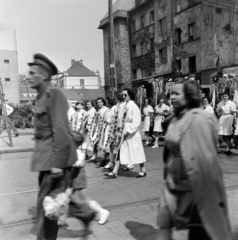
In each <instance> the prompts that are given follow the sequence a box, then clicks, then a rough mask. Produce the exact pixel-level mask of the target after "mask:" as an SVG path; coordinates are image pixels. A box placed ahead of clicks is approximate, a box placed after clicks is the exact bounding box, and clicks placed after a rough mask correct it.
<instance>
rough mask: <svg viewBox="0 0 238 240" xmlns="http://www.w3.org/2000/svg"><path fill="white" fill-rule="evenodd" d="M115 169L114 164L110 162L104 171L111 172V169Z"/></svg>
mask: <svg viewBox="0 0 238 240" xmlns="http://www.w3.org/2000/svg"><path fill="white" fill-rule="evenodd" d="M113 168H114V164H113V163H111V162H109V163H108V164H107V165H106V166H105V167H103V169H104V170H109V169H113Z"/></svg>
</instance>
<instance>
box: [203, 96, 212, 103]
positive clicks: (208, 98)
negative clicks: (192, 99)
mask: <svg viewBox="0 0 238 240" xmlns="http://www.w3.org/2000/svg"><path fill="white" fill-rule="evenodd" d="M204 99H207V101H208V102H211V99H210V97H207V96H205V97H203V98H202V101H204Z"/></svg>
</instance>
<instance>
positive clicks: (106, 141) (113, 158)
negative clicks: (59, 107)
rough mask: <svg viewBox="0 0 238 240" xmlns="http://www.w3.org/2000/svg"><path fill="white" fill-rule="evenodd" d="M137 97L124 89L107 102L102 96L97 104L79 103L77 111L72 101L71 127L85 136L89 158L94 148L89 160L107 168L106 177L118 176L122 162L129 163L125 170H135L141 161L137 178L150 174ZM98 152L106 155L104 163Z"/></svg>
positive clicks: (83, 145) (70, 109)
mask: <svg viewBox="0 0 238 240" xmlns="http://www.w3.org/2000/svg"><path fill="white" fill-rule="evenodd" d="M134 98H135V96H134V93H133V91H132V90H131V89H124V91H123V92H122V93H120V94H118V95H117V99H114V98H107V101H106V100H105V99H104V98H101V97H99V98H98V99H97V100H96V106H95V107H94V106H93V102H92V101H86V102H85V103H84V102H78V103H76V106H75V110H74V109H73V107H72V106H71V105H70V102H68V103H69V109H68V119H69V123H70V128H71V130H72V131H77V132H80V133H82V134H83V135H84V142H83V144H82V146H81V149H82V151H83V152H84V153H85V157H86V158H88V155H87V150H91V151H93V156H92V158H91V159H89V162H95V163H97V164H99V166H101V167H102V168H104V170H107V171H108V172H107V173H105V176H107V177H108V178H117V173H118V170H119V166H120V163H121V164H124V165H126V167H125V168H124V170H125V171H129V170H132V169H133V168H134V165H135V164H139V165H140V172H139V173H138V174H137V175H136V176H135V177H136V178H141V177H145V176H146V174H147V173H146V169H145V166H144V163H145V162H146V158H145V154H144V150H143V146H142V139H141V136H140V133H139V126H140V123H141V114H140V109H139V108H138V106H137V105H136V104H135V103H134V101H133V100H134ZM95 108H96V109H97V110H96V109H95ZM98 151H102V152H103V154H104V159H103V160H102V161H100V162H97V154H98Z"/></svg>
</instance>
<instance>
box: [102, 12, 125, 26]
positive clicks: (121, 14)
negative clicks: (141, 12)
mask: <svg viewBox="0 0 238 240" xmlns="http://www.w3.org/2000/svg"><path fill="white" fill-rule="evenodd" d="M116 18H127V11H125V10H118V11H116V12H114V13H113V19H116ZM107 24H109V17H107V18H104V19H103V20H101V21H100V24H99V27H98V29H103V28H104V27H105V25H107Z"/></svg>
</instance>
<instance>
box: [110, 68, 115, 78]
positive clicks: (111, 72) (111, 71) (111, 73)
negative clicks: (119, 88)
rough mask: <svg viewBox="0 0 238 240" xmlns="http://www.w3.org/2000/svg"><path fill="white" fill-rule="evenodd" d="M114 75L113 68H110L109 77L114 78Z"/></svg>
mask: <svg viewBox="0 0 238 240" xmlns="http://www.w3.org/2000/svg"><path fill="white" fill-rule="evenodd" d="M114 74H115V71H114V68H113V67H110V75H112V76H114Z"/></svg>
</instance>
